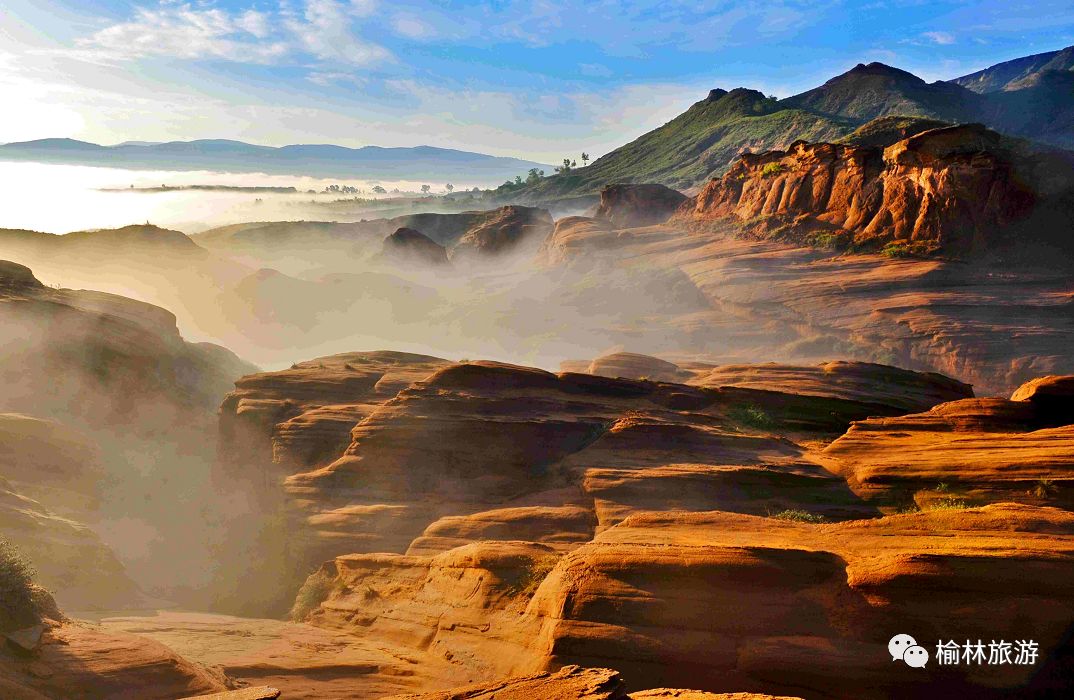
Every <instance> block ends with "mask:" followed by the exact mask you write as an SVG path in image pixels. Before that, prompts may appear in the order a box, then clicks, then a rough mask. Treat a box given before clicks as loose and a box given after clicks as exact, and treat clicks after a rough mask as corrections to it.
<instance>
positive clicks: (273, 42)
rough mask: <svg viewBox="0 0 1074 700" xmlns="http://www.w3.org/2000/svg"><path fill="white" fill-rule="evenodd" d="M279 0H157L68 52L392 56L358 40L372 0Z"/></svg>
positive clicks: (346, 58) (122, 56)
mask: <svg viewBox="0 0 1074 700" xmlns="http://www.w3.org/2000/svg"><path fill="white" fill-rule="evenodd" d="M287 7H288V6H287V5H281V9H280V11H279V12H276V13H269V12H262V11H258V10H255V9H245V10H242V11H236V12H229V11H226V10H222V9H219V8H215V7H209V6H206V5H203V4H197V5H192V4H189V3H181V4H177V3H174V2H168V1H167V0H161V2H160V3H159V4H158V5H157V6H156V7H148V6H146V7H138V8H136V9H135V10H134V14H133V16H132V17H131V18H130V19H129V20H127V21H124V22H119V23H116V24H113V25H111V26H108V27H105V28H104V29H101V30H99V31H97V32H95V33H93V34H91V35H89V36H87V37H83V38H81V39H78V40H76V46H77V48H76V49H75V50H74V51H72V52H70V53H71V54H72V55H74V56H76V57H79V58H82V59H88V60H91V61H98V62H116V61H129V60H135V59H139V58H144V57H152V56H162V57H169V58H180V59H189V60H196V59H207V58H212V59H223V60H227V61H235V62H239V63H278V62H280V61H281V60H282V59H283V58H284V57H286V56H295V55H299V54H304V55H305V56H306V57H307V58H308V57H309V56H311V55H312V57H313V58H314V59H317V60H321V61H331V62H333V63H345V64H349V65H367V64H370V63H373V62H376V61H381V60H384V59H387V58H389V57H390V55H389V53H388V51H387V50H385V49H384V48H382V47H380V46H378V45H376V44H374V43H372V42H368V41H365V40H363V39H362V38H361V37H360V36H359V35H358V33H357V32H356V30H355V26H354V25H355V23H356V22H357V21H358V20H360V19H361V18H363V17H368V16H369V15H370V14H372V13H373V12H374V10H375V9H376V3H375V2H374V1H373V0H305V3H304V6H303V9H302V12H301V13H300V14H299V13H295V12H293V11H291V10H289V9H287Z"/></svg>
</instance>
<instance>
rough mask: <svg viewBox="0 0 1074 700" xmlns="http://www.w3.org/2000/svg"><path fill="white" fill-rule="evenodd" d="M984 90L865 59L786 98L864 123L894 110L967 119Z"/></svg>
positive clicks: (808, 108) (978, 105) (813, 109)
mask: <svg viewBox="0 0 1074 700" xmlns="http://www.w3.org/2000/svg"><path fill="white" fill-rule="evenodd" d="M982 99H983V98H981V97H980V96H979V95H977V94H976V93H974V92H971V91H970V90H967V89H966V88H964V87H962V86H961V85H954V84H952V83H945V82H942V81H937V82H935V83H926V82H925V81H924V80H922V79H921V78H919V77H917V76H916V75H914V74H913V73H907V72H906V71H904V70H899V69H898V68H892V67H891V66H887V65H884V64H883V63H870V64H868V65H865V64H861V63H859V64H858V65H856V66H855V67H854V68H852V69H850V70H849V71H847V72H846V73H843V74H842V75H839V76H836V77H834V78H832V79H831V80H829V81H828V82H826V83H824V84H823V85H821V86H820V87H818V88H813V89H812V90H809V91H807V92H803V93H802V94H800V95H794V96H793V97H788V98H787V99H785V100H783V101H782V102H783V103H784V104H786V105H790V106H793V107H797V108H799V109H803V110H806V111H809V112H813V113H816V114H824V115H827V116H831V117H844V118H848V119H853V120H856V121H857V122H858V123H863V122H867V121H870V120H872V119H876V118H877V117H884V116H889V115H893V114H906V115H913V116H921V117H931V118H934V119H942V120H945V121H961V120H962V119H963V118H964V117H965V115H966V114H969V113H973V112H974V111H975V110H979V109H980V108H981V102H982Z"/></svg>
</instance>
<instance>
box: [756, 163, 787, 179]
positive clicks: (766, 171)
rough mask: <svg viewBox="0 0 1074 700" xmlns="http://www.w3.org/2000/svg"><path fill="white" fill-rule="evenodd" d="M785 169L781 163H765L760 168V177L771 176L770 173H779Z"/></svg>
mask: <svg viewBox="0 0 1074 700" xmlns="http://www.w3.org/2000/svg"><path fill="white" fill-rule="evenodd" d="M784 170H786V168H785V167H783V164H782V163H765V165H764V167H763V168H761V177H771V176H772V175H779V174H780V173H781V172H783V171H784Z"/></svg>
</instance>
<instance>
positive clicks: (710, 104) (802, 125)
mask: <svg viewBox="0 0 1074 700" xmlns="http://www.w3.org/2000/svg"><path fill="white" fill-rule="evenodd" d="M1019 60H1021V59H1019ZM1016 62H1017V61H1016ZM1008 63H1010V62H1008ZM1003 65H1004V64H997V65H996V66H993V67H991V68H988V69H985V70H984V71H978V72H977V73H973V74H970V75H969V76H963V77H962V78H955V79H953V80H949V81H935V82H932V83H929V82H926V81H925V80H923V79H922V78H920V77H918V76H916V75H914V74H913V73H910V72H908V71H905V70H902V69H900V68H896V67H893V66H889V65H886V64H884V63H879V62H873V63H868V64H865V63H858V64H857V65H855V66H854V67H853V68H851V69H849V70H847V71H845V72H844V73H841V74H839V75H836V76H834V77H832V78H831V79H829V80H828V81H826V82H825V83H824V84H823V85H820V86H818V87H816V88H813V89H811V90H806V91H804V92H801V93H798V94H796V95H792V96H790V97H786V98H784V99H774V98H770V97H766V96H765V95H763V94H762V93H760V92H758V91H756V90H750V89H748V88H735V89H734V90H730V91H727V90H724V89H721V88H716V89H713V90H710V91H709V93H708V95H707V96H706V97H705V98H704V99H703V100H701V101H699V102H696V103H694V104H693V105H691V106H690V108H689V109H687V110H686V111H685V112H683V113H682V114H680V115H679V116H677V117H675V118H674V119H672V120H671V121H669V122H667V123H666V124H664V125H663V126H660V127H658V128H656V129H653V130H651V131H649V132H647V133H645V134H643V135H641V136H639V137H638V138H636V139H634V140H633V141H631V142H629V143H627V144H625V145H624V146H621V147H619V148H617V149H615V150H613V151H611V152H609V153H607V154H605V155H603V156H601V157H600V158H598V159H596V160H595V161H593V163H592V164H590V165H589V166H588V167H585V168H581V169H573V170H571V171H569V172H567V173H560V174H557V175H555V176H553V177H550V178H544V179H543V180H541V181H539V182H536V183H530V184H528V185H526V186H524V187H522V188H514V189H510V190H509V191H506V192H504V198H505V200H506V201H511V200H513V201H519V202H528V203H537V202H542V201H547V200H549V199H551V198H554V197H564V196H570V195H581V194H592V193H595V192H598V191H599V190H600V188H601V187H603V186H605V185H609V184H616V183H626V184H631V183H642V182H650V183H657V184H662V185H666V186H668V187H675V188H678V189H683V190H692V189H694V188H698V187H700V186H701V185H702V184H703V183H704V182H706V181H707V180H709V179H711V178H712V177H717V176H719V175H721V174H723V173H724V172H726V170H727V168H728V167H730V165H731V163H732V161H734V159H735V158H737V157H738V156H739V155H741V154H742V153H747V152H749V153H758V152H763V151H768V150H784V149H786V148H788V147H789V146H790V145H791V144H792V143H793V142H794V141H797V140H805V141H811V142H812V141H826V142H830V141H836V140H839V139H842V138H847V137H849V136H851V134H852V133H853V132H854V131H855V130H856V129H858V128H860V127H862V126H864V125H865V124H867V123H868V122H870V121H872V120H875V119H879V118H885V117H900V118H903V119H930V120H934V121H940V122H944V123H947V124H968V123H983V124H985V125H986V126H988V127H989V128H991V129H994V130H996V131H999V132H1000V133H1004V134H1008V135H1012V136H1017V137H1022V138H1031V139H1034V140H1036V141H1039V142H1040V143H1042V144H1047V145H1049V146H1052V147H1058V148H1068V149H1070V148H1074V89H1068V84H1070V83H1074V72H1072V71H1071V70H1070V68H1074V47H1069V48H1066V49H1061V50H1058V51H1054V52H1050V53H1047V54H1038V55H1037V56H1031V57H1026V59H1025V60H1024V62H1023V64H1019V65H1016V66H1015V67H1014V69H1011V68H1010V67H1008V68H1003ZM988 71H996V73H995V76H994V77H995V80H993V82H997V81H999V79H1000V78H1005V80H1003V81H1002V85H1003V86H1008V87H1009V88H1010V89H1004V90H998V91H990V92H983V91H981V92H978V91H975V90H972V89H970V88H969V87H966V86H964V85H962V84H960V81H963V82H970V83H974V84H981V85H983V84H984V83H985V82H987V81H984V82H982V78H981V76H983V75H986V74H988ZM989 75H990V74H989ZM975 76H976V77H975ZM974 81H976V83H975V82H974ZM1012 81H1013V82H1012ZM989 84H991V83H989ZM997 84H998V82H997ZM505 189H506V188H505Z"/></svg>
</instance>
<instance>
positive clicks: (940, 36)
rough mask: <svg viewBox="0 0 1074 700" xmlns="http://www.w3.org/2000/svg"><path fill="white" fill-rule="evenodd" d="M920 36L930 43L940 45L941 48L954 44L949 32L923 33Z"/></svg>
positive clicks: (953, 38) (952, 36)
mask: <svg viewBox="0 0 1074 700" xmlns="http://www.w3.org/2000/svg"><path fill="white" fill-rule="evenodd" d="M921 36H922V37H924V38H925V39H928V40H929V41H931V42H932V43H934V44H940V45H941V46H947V45H949V44H953V43H955V37H954V35H953V34H951V33H949V32H924V33H923V34H922V35H921Z"/></svg>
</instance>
